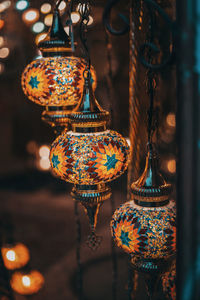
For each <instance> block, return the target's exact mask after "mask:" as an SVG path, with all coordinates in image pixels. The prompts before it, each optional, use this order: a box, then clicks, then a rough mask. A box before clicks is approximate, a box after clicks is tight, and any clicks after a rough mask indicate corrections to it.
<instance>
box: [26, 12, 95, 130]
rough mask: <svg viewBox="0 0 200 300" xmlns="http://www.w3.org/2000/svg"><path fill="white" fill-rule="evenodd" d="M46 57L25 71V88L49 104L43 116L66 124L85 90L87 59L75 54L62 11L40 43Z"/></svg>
mask: <svg viewBox="0 0 200 300" xmlns="http://www.w3.org/2000/svg"><path fill="white" fill-rule="evenodd" d="M38 47H39V49H40V50H41V52H42V55H43V57H42V58H38V59H36V60H34V61H32V62H31V63H30V64H29V65H28V66H27V67H26V68H25V70H24V72H23V74H22V79H21V83H22V89H23V91H24V93H25V95H26V96H27V97H28V99H29V100H31V101H33V102H34V103H36V104H39V105H41V106H43V107H45V110H44V111H43V113H42V119H43V120H44V121H45V122H47V123H48V124H50V125H51V126H53V127H54V126H59V127H66V126H67V122H68V115H69V113H70V111H71V110H72V109H73V108H74V107H75V106H76V105H77V104H78V102H79V101H80V99H81V96H82V93H83V85H84V78H83V71H84V70H85V65H86V61H85V60H84V59H83V58H79V57H75V56H73V50H72V47H71V42H70V39H69V36H68V35H67V34H66V32H65V30H64V28H63V25H62V22H61V19H60V16H59V11H58V10H57V9H56V10H55V11H54V15H53V23H52V27H51V28H50V30H49V32H48V34H47V37H46V38H45V39H44V40H42V41H41V42H40V43H39V45H38ZM91 72H92V77H91V80H92V85H93V88H94V89H95V88H96V74H95V71H94V68H93V67H92V68H91Z"/></svg>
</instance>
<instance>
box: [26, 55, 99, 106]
mask: <svg viewBox="0 0 200 300" xmlns="http://www.w3.org/2000/svg"><path fill="white" fill-rule="evenodd" d="M84 70H85V60H84V59H81V58H78V57H54V58H50V57H48V58H40V59H37V60H34V61H33V62H31V63H30V64H29V65H28V66H27V67H26V68H25V70H24V72H23V74H22V80H21V83H22V89H23V91H24V93H25V95H26V96H27V97H28V98H29V100H31V101H33V102H35V103H37V104H39V105H44V106H71V105H76V104H77V103H78V101H79V100H80V97H81V95H82V92H83V85H84V79H83V71H84ZM91 73H92V82H93V88H94V89H95V88H96V73H95V71H94V69H93V67H92V68H91Z"/></svg>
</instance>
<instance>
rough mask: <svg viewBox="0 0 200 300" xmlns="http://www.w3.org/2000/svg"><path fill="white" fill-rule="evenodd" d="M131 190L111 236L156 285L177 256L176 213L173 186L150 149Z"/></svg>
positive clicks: (134, 264)
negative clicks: (157, 280) (163, 173)
mask: <svg viewBox="0 0 200 300" xmlns="http://www.w3.org/2000/svg"><path fill="white" fill-rule="evenodd" d="M131 190H132V197H133V200H131V201H129V202H127V203H125V204H123V205H121V207H120V208H118V209H117V210H116V211H115V213H114V215H113V218H112V221H111V231H112V235H113V238H114V240H115V242H116V244H117V246H119V247H120V248H122V249H123V250H124V251H125V252H127V253H129V254H130V255H131V257H132V259H131V263H132V265H133V267H134V268H135V269H136V270H138V271H141V272H146V273H148V274H150V275H151V280H152V278H153V279H154V281H155V282H156V280H155V278H154V277H158V275H159V274H160V272H161V273H162V272H164V271H166V268H167V267H169V266H170V264H169V262H170V261H171V260H172V259H173V257H174V255H175V253H176V209H175V203H174V202H173V201H169V197H170V193H171V185H170V184H167V183H166V182H165V180H164V179H163V177H162V175H161V174H160V173H159V171H158V161H157V156H156V153H155V151H154V150H153V149H152V147H151V146H150V147H149V150H148V155H147V158H146V166H145V170H144V173H143V174H142V176H141V177H140V178H139V179H138V180H137V181H136V182H134V183H133V184H132V186H131ZM154 275H155V276H154ZM148 288H150V287H148ZM151 292H152V291H149V293H150V294H151Z"/></svg>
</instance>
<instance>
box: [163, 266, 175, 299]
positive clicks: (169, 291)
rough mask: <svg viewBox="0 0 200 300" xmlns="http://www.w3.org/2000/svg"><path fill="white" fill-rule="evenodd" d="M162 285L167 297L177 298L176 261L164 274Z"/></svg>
mask: <svg viewBox="0 0 200 300" xmlns="http://www.w3.org/2000/svg"><path fill="white" fill-rule="evenodd" d="M162 286H163V291H164V293H165V295H166V296H167V299H169V300H176V262H175V261H174V263H173V264H172V267H171V269H170V270H169V271H168V272H166V273H165V274H164V275H163V276H162Z"/></svg>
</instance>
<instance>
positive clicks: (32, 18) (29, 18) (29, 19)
mask: <svg viewBox="0 0 200 300" xmlns="http://www.w3.org/2000/svg"><path fill="white" fill-rule="evenodd" d="M22 19H23V21H24V22H25V23H27V24H32V23H34V22H36V21H37V20H38V19H39V11H38V10H37V9H33V8H30V9H28V10H26V11H25V12H24V13H23V15H22Z"/></svg>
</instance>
